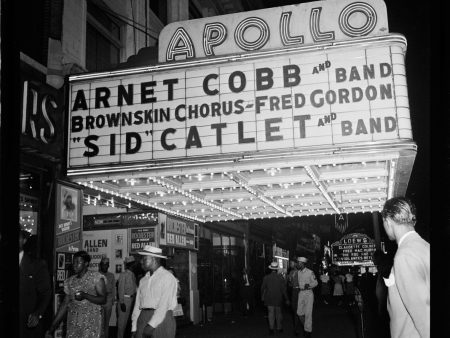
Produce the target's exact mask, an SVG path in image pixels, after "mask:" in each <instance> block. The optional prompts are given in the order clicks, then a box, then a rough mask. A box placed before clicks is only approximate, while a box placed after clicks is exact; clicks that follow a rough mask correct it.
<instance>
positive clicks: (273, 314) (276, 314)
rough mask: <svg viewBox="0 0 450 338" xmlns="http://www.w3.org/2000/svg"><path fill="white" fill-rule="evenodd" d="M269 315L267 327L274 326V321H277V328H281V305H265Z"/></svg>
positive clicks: (271, 327) (272, 327)
mask: <svg viewBox="0 0 450 338" xmlns="http://www.w3.org/2000/svg"><path fill="white" fill-rule="evenodd" d="M267 310H268V312H269V313H268V317H269V328H270V329H271V330H273V329H274V328H275V321H276V322H277V330H281V329H282V328H283V315H282V314H281V306H267Z"/></svg>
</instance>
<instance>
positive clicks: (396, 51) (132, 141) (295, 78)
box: [68, 40, 412, 171]
mask: <svg viewBox="0 0 450 338" xmlns="http://www.w3.org/2000/svg"><path fill="white" fill-rule="evenodd" d="M404 52H405V45H403V44H400V43H398V40H397V42H395V43H393V42H389V43H388V42H386V45H384V46H374V47H364V48H362V47H358V48H357V47H356V46H354V47H352V48H350V47H348V48H344V49H339V50H318V51H316V52H310V53H301V54H288V53H280V54H277V55H272V56H270V57H266V56H263V57H261V58H259V59H252V60H241V61H236V62H223V63H219V64H216V65H203V66H195V67H191V68H185V69H182V70H180V69H178V70H173V69H172V70H169V69H167V70H164V71H160V70H158V69H156V68H155V70H154V71H151V72H143V73H138V74H130V75H122V76H120V77H119V76H117V77H108V78H99V79H88V80H77V81H75V80H74V81H73V82H71V85H70V100H69V106H70V108H69V121H70V122H69V132H68V136H69V139H68V167H69V169H71V170H73V171H76V169H77V168H78V169H80V170H81V169H82V168H86V167H93V166H99V165H102V166H104V169H105V170H106V171H108V170H109V168H108V167H109V166H110V165H111V164H117V165H118V164H122V165H123V164H133V165H135V164H138V163H149V162H152V161H159V160H167V159H171V160H174V159H176V160H186V161H187V160H191V161H192V159H193V158H195V157H199V158H204V156H215V157H217V156H227V155H230V154H234V156H237V154H243V153H245V154H251V153H261V152H264V153H267V152H270V151H272V152H275V151H279V150H281V149H282V150H301V149H305V150H307V149H311V147H315V148H316V147H335V146H341V145H352V144H357V145H358V146H360V145H361V144H362V143H363V142H366V143H373V142H381V141H382V142H392V141H395V140H405V139H412V133H411V123H410V117H409V108H408V96H407V85H406V77H405V68H404Z"/></svg>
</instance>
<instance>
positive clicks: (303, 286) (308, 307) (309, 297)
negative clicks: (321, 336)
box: [297, 257, 318, 338]
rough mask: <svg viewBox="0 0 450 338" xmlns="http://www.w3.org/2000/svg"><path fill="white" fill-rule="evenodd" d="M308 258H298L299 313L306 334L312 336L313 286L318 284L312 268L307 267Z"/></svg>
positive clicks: (307, 337)
mask: <svg viewBox="0 0 450 338" xmlns="http://www.w3.org/2000/svg"><path fill="white" fill-rule="evenodd" d="M306 262H308V260H307V259H306V258H305V257H299V258H298V265H299V270H298V273H297V275H298V286H299V288H300V289H299V290H300V291H299V294H298V305H297V314H298V315H299V316H300V322H301V323H302V325H303V330H304V336H305V337H306V338H310V337H311V333H312V312H313V303H314V293H313V290H312V289H313V288H315V287H316V286H317V284H318V283H317V279H316V276H315V275H314V272H312V270H310V269H308V268H307V267H306Z"/></svg>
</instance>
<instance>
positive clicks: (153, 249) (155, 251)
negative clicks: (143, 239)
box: [138, 245, 167, 259]
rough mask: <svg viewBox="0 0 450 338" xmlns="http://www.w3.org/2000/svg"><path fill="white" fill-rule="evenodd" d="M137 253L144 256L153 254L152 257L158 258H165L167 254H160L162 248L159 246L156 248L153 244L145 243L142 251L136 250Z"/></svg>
mask: <svg viewBox="0 0 450 338" xmlns="http://www.w3.org/2000/svg"><path fill="white" fill-rule="evenodd" d="M138 254H139V255H144V256H153V257H159V258H166V259H167V256H163V255H162V249H161V248H156V247H154V246H151V245H146V246H145V247H144V249H143V251H139V252H138Z"/></svg>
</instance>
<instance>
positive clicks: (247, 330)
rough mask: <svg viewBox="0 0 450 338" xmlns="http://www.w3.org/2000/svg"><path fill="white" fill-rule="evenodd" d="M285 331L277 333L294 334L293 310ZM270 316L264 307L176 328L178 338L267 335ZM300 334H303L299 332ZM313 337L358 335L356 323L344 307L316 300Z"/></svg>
mask: <svg viewBox="0 0 450 338" xmlns="http://www.w3.org/2000/svg"><path fill="white" fill-rule="evenodd" d="M283 329H284V330H283V332H282V333H278V332H276V333H275V336H276V337H295V336H294V334H293V323H292V317H291V314H290V313H289V312H288V311H287V309H284V311H283ZM268 336H269V330H268V323H267V318H264V312H263V309H257V310H256V311H255V313H254V314H253V315H251V316H248V317H247V318H244V317H243V316H242V315H241V314H240V313H234V314H228V315H215V316H214V317H213V320H212V322H209V323H206V324H197V325H189V326H185V327H180V328H178V329H177V335H176V337H177V338H191V337H215V338H228V337H231V338H258V337H268ZM299 337H301V336H299ZM313 337H314V338H328V337H329V338H358V335H357V329H356V323H354V320H353V318H352V316H351V315H350V313H349V312H348V311H347V309H346V308H344V307H338V306H336V305H325V304H322V303H319V302H315V303H314V312H313Z"/></svg>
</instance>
